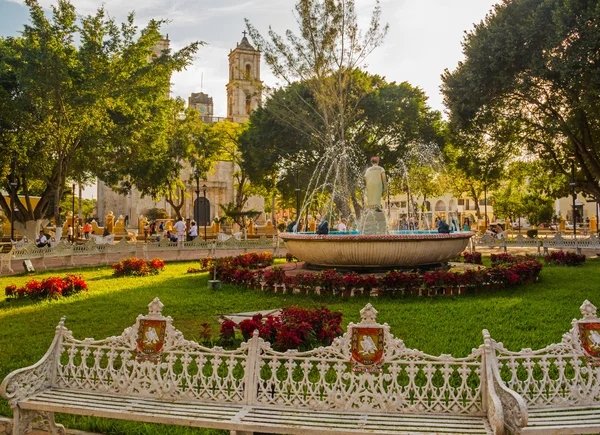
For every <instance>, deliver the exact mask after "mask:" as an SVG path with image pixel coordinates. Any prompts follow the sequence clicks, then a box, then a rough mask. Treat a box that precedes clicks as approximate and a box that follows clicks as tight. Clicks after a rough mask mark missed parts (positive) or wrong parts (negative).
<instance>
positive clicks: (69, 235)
mask: <svg viewBox="0 0 600 435" xmlns="http://www.w3.org/2000/svg"><path fill="white" fill-rule="evenodd" d="M67 240H68V241H69V242H71V243H73V226H71V225H69V228H68V229H67Z"/></svg>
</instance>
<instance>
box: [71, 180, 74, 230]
mask: <svg viewBox="0 0 600 435" xmlns="http://www.w3.org/2000/svg"><path fill="white" fill-rule="evenodd" d="M72 213H73V214H72V215H71V229H72V230H73V237H71V242H74V241H75V180H73V207H72Z"/></svg>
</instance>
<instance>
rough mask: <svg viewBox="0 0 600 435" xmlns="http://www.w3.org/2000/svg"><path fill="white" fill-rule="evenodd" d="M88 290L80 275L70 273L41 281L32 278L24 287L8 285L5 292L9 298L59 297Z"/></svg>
mask: <svg viewBox="0 0 600 435" xmlns="http://www.w3.org/2000/svg"><path fill="white" fill-rule="evenodd" d="M84 290H87V284H86V283H85V281H84V279H83V277H82V276H80V275H73V274H68V275H66V276H65V277H64V278H61V277H59V276H51V277H48V278H44V279H43V280H41V281H37V280H35V279H32V280H30V281H28V282H27V283H26V284H25V285H24V286H23V287H19V288H17V286H16V285H14V284H13V285H9V286H6V288H5V289H4V294H5V295H6V297H8V298H30V299H58V298H59V297H62V296H65V297H66V296H71V295H74V294H76V293H79V292H81V291H84Z"/></svg>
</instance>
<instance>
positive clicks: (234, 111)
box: [227, 31, 262, 122]
mask: <svg viewBox="0 0 600 435" xmlns="http://www.w3.org/2000/svg"><path fill="white" fill-rule="evenodd" d="M242 33H243V34H244V37H243V38H242V40H241V42H239V43H238V44H237V47H235V48H234V49H233V50H231V51H230V52H229V82H228V83H227V118H229V119H231V120H232V121H233V122H245V121H247V120H248V119H249V118H250V112H252V111H253V110H255V109H256V108H257V107H258V106H259V105H260V103H261V101H262V81H261V80H260V51H258V50H257V49H255V48H254V47H253V46H252V45H251V44H250V42H248V38H246V31H244V32H242Z"/></svg>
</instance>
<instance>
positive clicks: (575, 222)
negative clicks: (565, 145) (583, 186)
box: [569, 160, 577, 237]
mask: <svg viewBox="0 0 600 435" xmlns="http://www.w3.org/2000/svg"><path fill="white" fill-rule="evenodd" d="M576 185H577V183H575V160H573V161H572V162H571V182H570V183H569V186H571V195H572V196H573V237H577V221H576V219H575V207H576V205H575V186H576Z"/></svg>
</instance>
